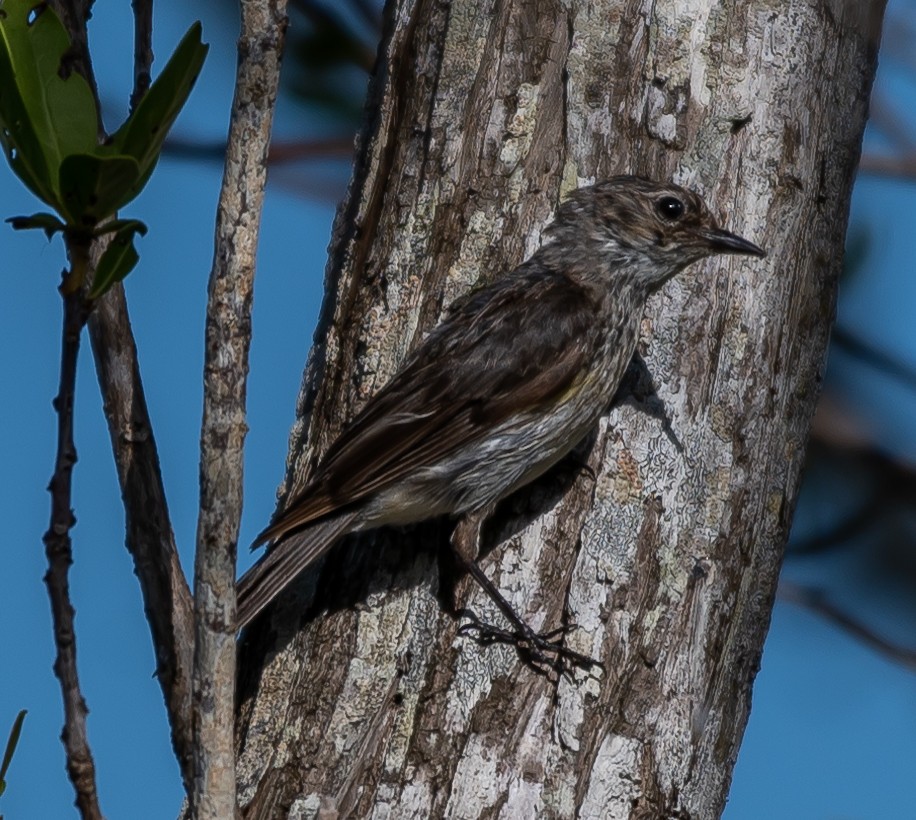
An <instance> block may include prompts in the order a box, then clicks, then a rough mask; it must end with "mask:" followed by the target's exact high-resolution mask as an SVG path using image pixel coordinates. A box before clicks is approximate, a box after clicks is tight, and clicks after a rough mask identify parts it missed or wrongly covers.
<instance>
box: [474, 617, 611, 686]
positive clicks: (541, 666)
mask: <svg viewBox="0 0 916 820" xmlns="http://www.w3.org/2000/svg"><path fill="white" fill-rule="evenodd" d="M463 614H464V615H466V616H467V617H469V618H470V619H471V621H470V622H469V623H464V624H462V625H461V626H460V627H459V628H458V634H459V635H462V636H465V637H468V638H471V640H473V641H475V642H476V643H478V644H480V645H481V646H489V645H490V644H494V643H501V644H508V645H510V646H513V647H515V649H516V651H517V652H518V653H519V655H520V656H521V657H522V660H523V661H524V662H525V663H526V664H527V665H528V666H530V667H531V668H532V669H535V670H536V671H538V672H542V673H549V671H550V670H552V671H554V672H557V673H559V674H561V675H564V676H566V677H567V678H569V679H570V680H572V679H573V675H572V669H574V668H579V669H582V670H584V671H585V672H589V671H590V670H591V669H593V668H595V667H598V668H600V669H602V670H603V669H604V665H603V664H602V663H601V662H600V661H596V660H595V659H594V658H590V657H589V656H588V655H584V654H582V653H581V652H576V651H575V650H574V649H570V648H569V647H568V646H565V645H564V644H563V643H562V638H563V637H564V636H566V635H567V634H569V633H570V632H572V631H573V630H574V629H575V625H574V624H566V625H564V626H561V627H558V628H557V629H552V630H550V631H549V632H543V633H540V634H538V633H536V632H535V631H534V630H532V629H527V628H526V629H524V630H520V631H512V630H508V629H500V628H499V627H497V626H493V625H492V624H488V623H484V622H483V621H481V620H480V619H478V618H477V617H476V616H475V615H473V614H472V613H470V612H468V611H467V610H465V612H464V613H463Z"/></svg>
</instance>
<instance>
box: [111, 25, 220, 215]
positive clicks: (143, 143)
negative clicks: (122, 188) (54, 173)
mask: <svg viewBox="0 0 916 820" xmlns="http://www.w3.org/2000/svg"><path fill="white" fill-rule="evenodd" d="M200 32H201V26H200V23H199V22H197V23H194V25H192V26H191V28H189V29H188V31H187V33H186V34H185V36H184V37H183V38H182V40H181V42H180V43H179V44H178V48H176V49H175V53H174V54H173V55H172V56H171V58H170V59H169V61H168V63H167V64H166V66H165V68H164V69H162V72H161V73H160V75H159V76H158V77H157V78H156V81H155V82H154V83H153V84H152V86H151V87H150V89H149V91H148V92H147V93H146V96H145V97H144V98H143V99H142V100H141V101H140V104H139V105H138V106H137V109H136V110H135V111H134V113H133V114H131V116H130V117H129V118H128V120H127V122H125V123H124V125H122V126H121V127H120V128H119V129H118V131H117V133H115V134H114V136H113V137H112V138H111V140H110V143H109V145H108V146H107V148H108V149H109V150H110V151H111V152H112V153H114V154H126V155H129V156H132V157H133V158H134V159H136V161H137V163H138V164H139V166H140V174H139V179H138V183H137V185H136V186H135V188H134V190H132V192H131V194H132V196H131V198H132V197H133V196H136V195H137V194H138V193H139V192H140V190H141V189H142V188H143V186H144V185H145V184H146V180H147V179H148V178H149V174H150V173H152V170H153V167H154V166H155V164H156V160H157V159H158V158H159V152H160V151H161V150H162V143H163V142H165V138H166V135H167V134H168V132H169V129H170V128H171V127H172V124H173V123H174V122H175V119H176V118H177V117H178V114H179V112H180V111H181V108H182V106H183V105H184V104H185V101H186V100H187V99H188V95H189V94H190V93H191V89H192V88H193V87H194V81H195V80H196V79H197V75H198V74H200V69H201V67H202V66H203V64H204V58H205V57H206V56H207V51H208V50H209V46H206V45H204V44H203V43H201V41H200Z"/></svg>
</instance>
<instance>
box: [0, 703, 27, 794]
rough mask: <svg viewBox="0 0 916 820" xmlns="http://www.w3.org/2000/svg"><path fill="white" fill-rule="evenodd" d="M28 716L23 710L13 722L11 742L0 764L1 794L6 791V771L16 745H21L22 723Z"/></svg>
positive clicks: (8, 743) (7, 743) (9, 741)
mask: <svg viewBox="0 0 916 820" xmlns="http://www.w3.org/2000/svg"><path fill="white" fill-rule="evenodd" d="M26 714H27V712H26V710H25V709H23V710H22V711H20V712H19V714H18V715H16V720H14V721H13V728H12V729H11V730H10V737H9V740H7V741H6V751H5V752H4V753H3V761H2V762H0V794H3V792H5V791H6V770H7V769H8V768H9V767H10V761H11V760H12V759H13V752H15V751H16V744H17V743H19V735H20V733H21V732H22V721H24V720H25V716H26Z"/></svg>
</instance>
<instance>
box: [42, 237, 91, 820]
mask: <svg viewBox="0 0 916 820" xmlns="http://www.w3.org/2000/svg"><path fill="white" fill-rule="evenodd" d="M68 245H69V251H70V263H71V267H70V271H69V272H65V276H64V283H65V284H64V285H63V286H62V287H61V295H62V296H63V302H64V315H63V331H62V334H61V336H62V338H61V355H60V387H59V390H58V393H57V398H55V399H54V409H55V411H56V412H57V456H56V458H55V460H54V475H53V476H52V478H51V483H50V485H49V487H48V490H49V491H50V493H51V525H50V527H49V528H48V531H47V532H46V533H45V536H44V543H45V554H46V555H47V558H48V571H47V573H46V574H45V583H46V584H47V587H48V595H49V596H50V598H51V614H52V620H53V626H54V644H55V646H56V648H57V657H56V659H55V661H54V674H55V675H57V677H58V679H59V680H60V688H61V694H62V695H63V701H64V731H63V734H62V736H61V739H62V740H63V742H64V747H65V749H66V751H67V774H68V775H69V776H70V781H71V782H72V783H73V788H74V789H75V790H76V805H77V808H78V809H79V812H80V815H81V816H82V817H83V818H84V820H86V819H88V820H102V811H101V809H100V808H99V798H98V792H97V790H96V783H95V763H94V762H93V759H92V751H91V750H90V748H89V737H88V733H87V729H86V715H87V714H88V712H89V710H88V709H87V707H86V701H85V699H84V698H83V694H82V692H81V691H80V684H79V675H78V673H77V668H76V631H75V629H74V624H73V620H74V615H75V612H74V609H73V604H72V603H71V601H70V585H69V580H68V574H69V570H70V565H71V564H72V563H73V549H72V544H71V541H70V529H71V528H72V527H73V525H74V524H75V523H76V518H75V517H74V515H73V510H72V509H71V508H70V503H71V487H72V476H73V465H74V464H75V463H76V446H75V445H74V442H73V404H74V397H75V393H76V362H77V357H78V355H79V347H80V336H81V334H82V332H83V326H84V325H85V324H86V317H87V315H88V306H87V305H86V304H85V302H84V299H83V295H82V292H81V288H80V287H79V285H80V284H81V283H82V281H83V278H84V276H85V273H86V269H87V267H88V264H89V259H88V247H87V246H86V245H85V244H83V243H80V242H78V241H72V242H69V243H68ZM73 283H76V284H75V285H74V284H73Z"/></svg>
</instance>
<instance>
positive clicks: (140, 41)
mask: <svg viewBox="0 0 916 820" xmlns="http://www.w3.org/2000/svg"><path fill="white" fill-rule="evenodd" d="M130 6H131V8H132V9H133V10H134V89H133V91H132V92H131V94H130V111H131V113H133V112H134V111H135V110H136V108H137V106H138V105H139V104H140V100H142V99H143V95H144V94H146V92H147V91H148V90H149V86H150V80H151V77H150V70H151V69H152V66H153V0H131V4H130Z"/></svg>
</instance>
